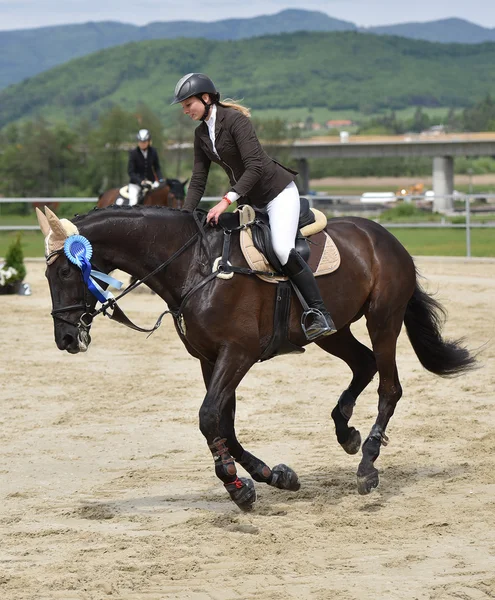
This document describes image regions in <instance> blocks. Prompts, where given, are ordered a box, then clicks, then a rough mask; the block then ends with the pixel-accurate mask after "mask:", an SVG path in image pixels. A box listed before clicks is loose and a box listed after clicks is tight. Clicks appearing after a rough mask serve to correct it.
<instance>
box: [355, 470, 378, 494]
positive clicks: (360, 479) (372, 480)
mask: <svg viewBox="0 0 495 600" xmlns="http://www.w3.org/2000/svg"><path fill="white" fill-rule="evenodd" d="M378 483H379V477H378V470H377V469H375V468H374V467H373V468H372V470H371V471H370V472H369V473H366V475H360V474H359V470H358V473H357V488H358V492H359V494H361V496H366V494H369V493H370V492H371V490H373V489H374V488H376V487H378Z"/></svg>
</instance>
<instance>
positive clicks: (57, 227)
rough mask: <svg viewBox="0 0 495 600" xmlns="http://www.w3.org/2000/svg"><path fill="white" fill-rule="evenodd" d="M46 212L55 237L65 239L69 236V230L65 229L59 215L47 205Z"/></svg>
mask: <svg viewBox="0 0 495 600" xmlns="http://www.w3.org/2000/svg"><path fill="white" fill-rule="evenodd" d="M45 214H46V218H47V220H48V224H49V225H50V229H51V230H52V231H53V234H54V237H55V239H57V240H65V238H66V237H67V232H66V231H65V229H64V226H63V225H62V223H61V222H60V219H59V218H58V217H57V215H56V214H55V213H54V212H53V211H51V210H50V209H49V208H48V206H45Z"/></svg>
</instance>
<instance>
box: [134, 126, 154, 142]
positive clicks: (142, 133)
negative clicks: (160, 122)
mask: <svg viewBox="0 0 495 600" xmlns="http://www.w3.org/2000/svg"><path fill="white" fill-rule="evenodd" d="M136 139H137V141H138V142H149V141H150V140H151V134H150V132H149V131H148V130H147V129H140V130H139V131H138V133H137V135H136Z"/></svg>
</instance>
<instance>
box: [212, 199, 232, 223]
mask: <svg viewBox="0 0 495 600" xmlns="http://www.w3.org/2000/svg"><path fill="white" fill-rule="evenodd" d="M229 206H230V202H229V201H228V200H227V198H222V200H220V202H219V203H218V204H215V206H214V207H213V208H210V210H209V211H208V216H207V217H206V222H207V223H210V222H211V223H212V224H213V225H216V224H217V223H218V217H219V216H220V215H221V214H222V213H223V212H225V211H226V210H227V208H228V207H229Z"/></svg>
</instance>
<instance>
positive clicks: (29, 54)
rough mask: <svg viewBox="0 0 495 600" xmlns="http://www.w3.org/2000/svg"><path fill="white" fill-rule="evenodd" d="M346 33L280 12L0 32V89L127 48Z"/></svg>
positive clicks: (334, 24)
mask: <svg viewBox="0 0 495 600" xmlns="http://www.w3.org/2000/svg"><path fill="white" fill-rule="evenodd" d="M348 29H351V30H352V29H356V25H354V24H353V23H349V22H347V21H341V20H339V19H333V18H332V17H329V16H328V15H326V14H325V13H322V12H317V11H308V10H283V11H281V12H279V13H277V14H275V15H261V16H259V17H253V18H248V19H223V20H220V21H213V22H208V23H205V22H201V21H167V22H155V23H149V24H148V25H143V26H142V27H138V26H137V25H131V24H128V23H118V22H113V21H100V22H96V23H93V22H90V23H82V24H77V25H57V26H53V27H40V28H36V29H20V30H16V31H0V89H1V88H3V87H6V86H8V85H11V84H13V83H18V82H19V81H22V80H23V79H26V78H27V77H32V76H34V75H37V74H38V73H41V72H43V71H46V70H47V69H50V68H52V67H55V66H57V65H60V64H62V63H65V62H67V61H69V60H71V59H73V58H77V57H80V56H86V55H88V54H91V53H93V52H97V51H98V50H104V49H105V48H111V47H113V46H117V45H121V44H126V43H128V42H139V41H144V40H155V39H173V38H178V37H187V38H207V39H212V40H227V39H231V40H236V39H242V38H250V37H253V36H260V35H270V34H278V33H284V32H285V33H289V32H293V31H302V30H304V31H341V30H348Z"/></svg>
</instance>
